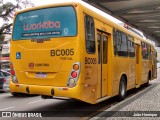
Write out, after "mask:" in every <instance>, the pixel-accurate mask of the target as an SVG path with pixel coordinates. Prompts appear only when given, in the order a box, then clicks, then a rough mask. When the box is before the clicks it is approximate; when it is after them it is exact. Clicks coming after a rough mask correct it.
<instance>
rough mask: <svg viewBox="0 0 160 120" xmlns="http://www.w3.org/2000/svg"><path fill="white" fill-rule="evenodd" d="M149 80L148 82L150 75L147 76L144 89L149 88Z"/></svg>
mask: <svg viewBox="0 0 160 120" xmlns="http://www.w3.org/2000/svg"><path fill="white" fill-rule="evenodd" d="M149 80H150V74H148V80H147V82H146V83H145V84H144V86H145V87H148V86H149Z"/></svg>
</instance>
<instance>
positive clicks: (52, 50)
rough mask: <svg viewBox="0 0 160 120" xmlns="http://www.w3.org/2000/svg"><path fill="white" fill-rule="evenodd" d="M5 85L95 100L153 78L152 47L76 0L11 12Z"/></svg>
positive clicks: (47, 94)
mask: <svg viewBox="0 0 160 120" xmlns="http://www.w3.org/2000/svg"><path fill="white" fill-rule="evenodd" d="M10 59H11V74H12V75H11V81H10V91H11V93H12V94H13V95H17V94H19V93H26V94H38V95H41V96H42V98H52V97H53V98H59V99H65V98H73V99H78V100H81V101H84V102H87V103H91V104H96V103H99V102H101V101H104V100H106V99H108V98H110V97H113V96H115V95H118V96H119V99H120V100H123V99H124V98H125V96H126V91H127V90H129V89H132V88H137V87H140V85H142V84H146V85H148V84H149V80H153V79H155V78H156V52H155V50H154V48H153V46H152V45H151V44H150V43H148V42H146V41H145V40H143V39H142V38H141V37H140V36H138V35H136V34H135V33H132V32H130V31H128V30H127V29H126V28H123V27H120V26H119V25H117V24H115V23H113V22H112V21H110V20H108V19H106V18H104V17H102V16H100V15H99V14H97V13H95V12H93V11H92V10H90V9H88V8H87V7H85V6H83V5H82V4H81V3H61V4H51V5H46V6H40V7H34V8H30V9H26V10H22V11H20V12H17V13H16V15H15V18H14V24H13V34H12V41H11V55H10Z"/></svg>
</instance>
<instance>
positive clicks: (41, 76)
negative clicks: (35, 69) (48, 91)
mask: <svg viewBox="0 0 160 120" xmlns="http://www.w3.org/2000/svg"><path fill="white" fill-rule="evenodd" d="M46 77H47V74H46V73H36V78H46Z"/></svg>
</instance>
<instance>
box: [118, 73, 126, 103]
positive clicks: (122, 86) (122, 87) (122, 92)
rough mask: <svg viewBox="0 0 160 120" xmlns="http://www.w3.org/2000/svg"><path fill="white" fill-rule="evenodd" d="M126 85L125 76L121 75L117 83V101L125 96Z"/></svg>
mask: <svg viewBox="0 0 160 120" xmlns="http://www.w3.org/2000/svg"><path fill="white" fill-rule="evenodd" d="M126 87H127V84H126V80H125V77H124V76H122V77H121V80H120V83H119V94H118V96H119V101H122V100H124V98H125V97H126Z"/></svg>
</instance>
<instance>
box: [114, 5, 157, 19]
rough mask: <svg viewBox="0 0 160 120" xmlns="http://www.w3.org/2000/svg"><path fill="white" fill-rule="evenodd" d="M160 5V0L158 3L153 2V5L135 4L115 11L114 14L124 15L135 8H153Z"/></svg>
mask: <svg viewBox="0 0 160 120" xmlns="http://www.w3.org/2000/svg"><path fill="white" fill-rule="evenodd" d="M159 6H160V2H158V3H156V4H151V5H143V6H134V7H133V8H125V9H123V10H118V11H115V12H113V14H114V15H116V16H121V15H124V14H127V13H128V12H130V11H133V10H137V9H138V10H142V9H149V8H151V9H153V8H157V7H159Z"/></svg>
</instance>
